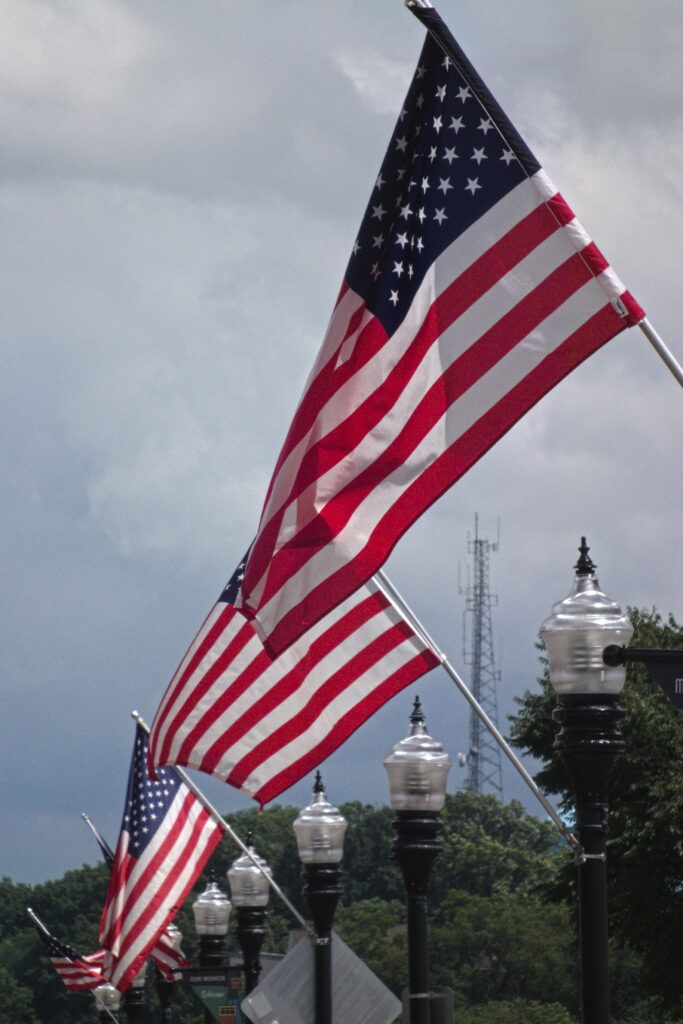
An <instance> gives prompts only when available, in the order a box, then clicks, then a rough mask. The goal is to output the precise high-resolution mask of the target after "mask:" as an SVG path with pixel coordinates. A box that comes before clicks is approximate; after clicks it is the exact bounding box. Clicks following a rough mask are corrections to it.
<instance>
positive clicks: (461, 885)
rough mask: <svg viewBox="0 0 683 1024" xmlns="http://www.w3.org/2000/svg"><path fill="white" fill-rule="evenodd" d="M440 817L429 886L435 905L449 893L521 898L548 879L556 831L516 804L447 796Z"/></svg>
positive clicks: (485, 797) (489, 798) (486, 797)
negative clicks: (436, 856)
mask: <svg viewBox="0 0 683 1024" xmlns="http://www.w3.org/2000/svg"><path fill="white" fill-rule="evenodd" d="M442 817H443V820H444V832H443V836H442V840H443V853H442V854H441V856H440V857H439V859H438V860H437V862H436V865H435V868H434V873H433V879H432V882H431V886H430V891H431V894H432V895H431V897H430V901H431V902H432V904H433V905H434V906H436V905H437V904H438V903H439V902H440V901H441V900H442V899H443V897H444V896H445V894H446V893H448V892H449V891H450V890H451V889H460V890H463V891H464V892H469V893H472V894H477V895H479V896H494V895H502V894H504V893H514V894H515V895H516V896H521V895H525V894H529V893H531V892H533V891H534V890H537V889H538V888H539V887H540V886H541V885H542V883H544V882H547V881H548V880H549V879H551V878H552V877H553V874H554V872H555V864H556V860H557V853H556V852H555V850H554V847H555V846H556V843H557V837H556V833H555V829H554V827H553V826H552V825H551V824H549V823H548V822H544V821H541V820H540V819H539V818H536V817H534V816H533V815H531V814H527V812H526V811H525V810H524V808H523V807H522V805H521V803H519V801H517V800H512V801H511V802H510V803H509V804H504V803H502V802H501V801H500V800H498V799H497V798H496V797H495V796H491V795H481V794H476V793H454V794H452V795H450V794H449V795H448V796H447V797H446V805H445V807H444V810H443V813H442Z"/></svg>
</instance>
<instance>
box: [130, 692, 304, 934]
mask: <svg viewBox="0 0 683 1024" xmlns="http://www.w3.org/2000/svg"><path fill="white" fill-rule="evenodd" d="M131 716H132V717H133V718H134V719H135V721H136V722H137V723H138V725H139V726H140V727H141V728H142V729H144V730H145V732H146V733H147V735H149V726H148V725H147V723H146V722H145V720H144V719H143V718H142V716H141V715H140V713H139V712H138V711H131ZM174 768H175V770H176V771H177V772H178V775H179V776H180V778H181V779H182V780H183V782H184V783H185V785H186V786H187V788H188V789H189V790H190V791H191V792H192V793H194V795H195V796H196V797H197V799H198V800H199V802H200V803H201V804H203V806H204V807H205V808H206V810H207V811H208V812H209V814H210V815H211V817H212V818H213V820H214V821H215V822H216V824H217V825H219V826H220V828H222V829H223V831H224V832H227V834H228V835H229V836H230V838H231V839H232V841H233V842H234V843H236V844H237V846H239V848H240V850H242V852H243V853H245V854H246V855H247V857H248V858H249V860H250V861H251V862H252V864H254V865H255V866H256V867H257V868H258V869H259V871H260V872H261V874H262V875H263V877H264V878H265V879H266V880H267V882H268V885H269V886H270V887H271V889H272V890H273V892H274V893H276V894H277V895H278V896H279V897H280V899H281V900H282V902H283V903H284V905H285V906H286V907H287V909H288V910H289V912H290V913H291V914H293V915H294V917H295V918H296V920H297V921H298V922H299V924H300V925H301V927H302V928H303V929H304V930H305V931H306V932H307V933H308V935H309V936H310V937H311V938H313V939H314V938H315V932H314V931H313V929H312V928H311V926H310V925H309V924H308V923H307V921H306V920H305V919H304V918H303V917H302V916H301V914H300V913H299V911H298V910H297V909H296V907H295V906H294V905H293V904H292V903H291V901H290V900H289V899H288V898H287V896H285V894H284V893H283V891H282V889H281V888H280V886H279V885H278V884H277V882H276V881H275V879H274V878H273V877H272V876H271V875H270V874H269V873H268V872H267V871H265V870H264V868H263V865H262V864H260V863H259V861H258V858H257V857H256V855H255V854H254V853H252V851H251V850H250V849H249V847H248V846H247V845H246V843H244V842H243V841H242V840H241V839H240V837H239V836H238V835H237V833H236V832H235V831H234V829H233V828H232V826H231V825H230V824H229V822H227V821H226V820H225V818H224V817H223V815H222V814H221V813H220V812H219V811H217V810H216V808H215V807H214V806H213V804H212V803H211V801H210V800H208V799H207V797H205V796H204V794H203V793H202V791H201V790H200V789H199V787H198V786H196V785H195V783H194V782H193V781H192V779H191V778H190V777H189V776H188V775H186V774H185V772H184V771H183V769H182V768H179V767H178V766H177V765H174Z"/></svg>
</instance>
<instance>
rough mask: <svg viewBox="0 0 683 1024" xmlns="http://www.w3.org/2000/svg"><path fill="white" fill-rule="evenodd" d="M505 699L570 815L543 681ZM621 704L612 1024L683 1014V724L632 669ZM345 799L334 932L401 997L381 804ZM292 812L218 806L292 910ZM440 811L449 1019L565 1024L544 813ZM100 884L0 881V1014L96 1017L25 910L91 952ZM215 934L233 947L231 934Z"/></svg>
mask: <svg viewBox="0 0 683 1024" xmlns="http://www.w3.org/2000/svg"><path fill="white" fill-rule="evenodd" d="M631 614H632V615H633V616H634V618H635V619H636V624H637V627H638V634H637V637H636V641H635V642H637V643H638V645H639V646H646V647H657V646H662V647H678V648H683V629H682V628H681V627H680V626H678V625H677V624H676V623H675V621H674V620H673V619H672V618H669V619H668V620H667V621H663V620H662V619H661V617H660V616H659V615H658V614H657V613H656V612H655V611H652V612H643V611H640V612H638V611H632V612H631ZM518 703H519V711H518V714H517V715H515V717H514V719H513V721H512V729H511V733H512V739H513V742H515V743H516V744H517V745H518V746H519V747H520V748H522V749H524V750H526V751H528V752H530V753H532V754H533V755H534V756H535V757H536V758H538V759H539V760H540V761H541V763H542V768H541V771H540V773H539V776H538V778H539V780H540V781H541V782H542V784H543V786H544V788H545V789H546V791H547V792H552V793H556V794H557V795H558V796H559V797H560V799H561V801H563V802H564V804H565V807H566V809H567V812H568V813H569V812H570V808H571V795H570V792H569V788H568V780H567V777H566V774H565V772H564V770H563V768H562V766H561V764H558V763H557V761H556V760H555V759H554V758H553V754H552V742H553V737H554V729H555V727H554V726H553V723H552V720H551V712H552V707H553V705H554V697H553V695H552V692H551V690H550V688H549V684H548V681H547V679H543V680H541V686H540V687H537V688H536V690H535V691H534V692H533V693H530V692H529V693H526V694H524V696H523V697H521V698H520V700H519V702H518ZM622 703H623V705H624V707H625V710H626V718H625V722H624V735H625V739H626V744H627V747H626V753H625V754H624V755H623V756H622V757H621V759H620V761H619V762H618V763H617V768H616V769H615V771H614V773H613V785H612V803H611V824H610V842H609V859H608V864H609V872H610V930H611V935H612V939H611V972H612V977H611V988H612V1006H613V1024H683V972H681V970H680V966H679V961H680V949H681V942H682V941H683V940H682V939H681V936H682V935H683V806H682V805H683V724H682V723H681V720H680V719H679V718H678V717H677V715H676V713H675V711H674V710H673V708H672V707H671V705H670V704H669V703H668V702H667V701H666V699H665V698H664V697H663V695H662V693H661V692H660V691H659V690H658V688H657V687H656V686H655V685H654V684H653V683H652V682H651V681H650V680H649V679H648V678H647V676H646V675H645V674H644V673H643V671H642V669H637V668H636V669H633V670H632V671H631V673H630V678H629V680H628V682H627V684H626V688H625V690H624V693H623V699H622ZM341 810H342V812H343V813H344V815H345V817H346V818H347V820H348V822H349V827H348V831H347V836H346V841H345V854H344V869H345V874H344V896H343V897H342V901H341V904H340V906H339V910H338V915H337V921H338V928H339V933H340V934H341V936H342V937H343V938H344V940H345V941H346V942H347V943H348V945H350V946H351V947H352V948H353V949H354V950H355V951H356V953H357V954H358V955H359V956H360V957H361V959H362V960H364V961H365V963H367V964H368V966H369V967H370V968H371V969H372V970H373V971H374V972H375V973H376V974H377V975H378V976H379V977H380V978H382V980H383V981H384V982H385V984H387V985H388V986H389V987H390V988H391V989H392V990H393V991H394V992H396V993H397V994H400V992H401V990H402V988H403V986H404V985H405V983H406V977H407V957H406V928H405V909H404V893H403V883H402V880H401V877H400V874H399V872H398V870H397V869H396V868H395V867H394V865H393V862H392V858H391V843H392V839H393V833H392V830H391V818H392V811H391V809H390V808H388V807H381V808H377V807H372V806H368V805H365V804H361V803H358V802H354V803H350V804H345V805H343V806H342V808H341ZM297 814H298V808H295V807H279V806H276V807H273V808H271V809H269V810H266V811H265V812H263V813H258V812H257V811H256V810H255V809H254V810H249V811H243V812H240V813H238V814H233V815H230V816H229V820H230V821H231V823H232V825H233V826H234V828H235V830H236V831H237V832H238V833H239V834H240V835H241V836H243V837H244V836H246V834H247V832H248V831H249V830H250V829H251V830H253V832H254V841H255V846H256V849H257V851H258V852H259V854H260V855H261V856H264V857H265V858H266V860H267V861H268V863H269V864H270V866H271V868H272V869H273V874H274V877H275V878H276V880H277V881H278V883H279V885H280V886H281V888H282V889H283V890H284V892H285V893H286V894H287V896H288V897H289V899H290V900H291V901H292V903H293V904H294V905H295V906H298V907H300V908H302V909H303V906H304V902H303V899H302V897H301V882H300V864H299V859H298V855H297V850H296V843H295V840H294V833H293V829H292V822H293V821H294V818H295V817H296V815H297ZM443 819H444V830H443V834H442V840H443V853H442V854H441V856H440V858H439V859H438V860H437V862H436V865H435V867H434V871H433V874H432V879H431V896H430V911H431V934H430V952H431V964H432V982H433V984H434V985H448V986H450V987H452V988H453V990H454V994H455V1005H456V1020H457V1021H458V1024H575V1022H576V1021H577V1020H578V1013H579V1008H578V1005H577V1000H578V992H579V983H578V969H577V963H578V953H577V938H576V920H575V909H576V893H575V879H576V869H575V865H574V863H573V861H572V859H571V857H570V855H569V853H568V851H567V850H566V848H565V846H564V844H563V842H562V841H561V840H560V838H559V836H558V834H557V832H556V831H555V829H554V827H553V826H552V825H551V824H549V823H547V822H544V821H541V820H540V819H538V818H536V817H535V816H533V815H530V814H527V813H526V812H525V811H524V809H523V808H522V806H521V804H519V803H516V802H512V803H509V804H503V803H501V802H500V801H498V800H497V799H495V798H494V797H492V796H477V795H473V794H467V793H456V794H454V795H449V796H448V797H447V801H446V806H445V808H444V812H443ZM238 854H239V851H238V850H237V849H236V848H235V847H234V846H233V845H232V844H231V842H230V841H229V840H227V839H224V840H223V841H222V842H221V844H220V846H219V847H218V848H217V850H216V851H215V853H214V855H213V857H212V859H211V863H210V869H211V870H212V871H213V872H214V873H215V877H216V880H217V881H218V883H219V885H220V886H221V887H222V888H223V889H224V890H225V891H228V885H227V880H226V871H227V869H228V867H229V866H230V864H231V863H232V861H233V860H234V859H235V857H236V856H238ZM207 877H208V871H207V873H206V874H205V876H204V877H203V878H202V879H201V880H200V882H199V883H198V885H197V887H196V891H195V894H194V895H192V896H191V897H190V898H189V899H188V900H187V901H186V903H185V905H184V906H183V908H182V909H181V911H180V913H179V915H178V917H177V919H176V923H177V924H178V925H179V927H180V929H181V931H182V933H183V949H184V950H185V952H186V953H187V955H188V956H189V957H190V959H191V960H193V961H194V962H196V954H197V941H196V936H195V931H194V923H193V918H192V912H191V905H192V902H193V900H194V899H195V898H196V895H197V894H198V893H199V892H201V891H202V889H203V888H204V886H205V884H206V881H207ZM106 883H107V869H106V868H105V866H104V864H102V865H98V866H96V867H89V866H84V867H83V868H81V869H80V870H77V871H70V872H68V873H67V874H66V875H65V876H64V877H63V878H61V879H59V880H57V881H53V882H48V883H45V884H44V885H38V886H34V887H32V886H27V885H22V884H15V883H13V882H12V881H11V880H10V879H5V880H4V881H2V882H1V883H0V1024H86V1022H88V1024H92V1021H93V1020H94V1019H95V1014H94V1008H93V1000H92V996H91V995H89V994H79V995H73V994H69V993H67V992H66V990H65V989H64V987H63V985H62V983H61V982H60V981H59V979H58V978H57V976H56V974H55V972H54V970H53V968H52V967H51V965H50V963H49V961H48V960H47V958H46V957H45V955H44V952H43V948H42V945H41V944H40V941H39V939H38V937H37V936H36V934H35V932H34V930H33V929H32V928H31V926H30V925H29V923H28V919H27V917H26V911H25V908H26V906H27V905H30V906H33V908H34V909H35V910H36V912H37V913H38V915H39V916H40V917H41V918H43V920H44V921H45V923H46V924H47V925H48V927H49V928H50V930H51V931H52V933H53V934H54V935H56V936H57V937H59V938H61V939H63V940H65V941H67V942H69V943H71V944H72V945H73V946H75V947H76V948H77V949H79V950H80V951H82V952H85V953H89V952H93V951H94V950H95V949H96V948H97V925H98V921H99V915H100V911H101V907H102V905H103V901H104V894H105V889H106ZM269 924H270V932H269V938H268V940H267V942H266V945H265V947H264V948H265V949H269V950H271V951H273V952H283V951H284V950H285V949H286V947H287V942H288V939H289V933H290V929H291V928H293V927H296V922H294V921H293V920H292V918H291V916H290V914H289V912H288V911H287V910H286V908H285V907H284V905H283V904H282V903H280V902H279V901H278V900H277V898H276V897H274V896H273V897H271V903H270V911H269ZM228 945H229V948H231V949H234V950H237V949H238V944H237V942H236V940H235V937H234V935H233V934H232V933H231V934H230V935H229V937H228ZM150 998H151V1000H153V994H151V997H150ZM150 1005H152V1004H150ZM174 1006H175V1010H174V1013H175V1020H176V1022H177V1024H201V1022H202V1020H203V1011H202V1010H201V1009H200V1008H198V1007H197V1005H196V1004H195V1003H194V1001H193V997H192V995H191V993H189V992H187V991H186V990H184V988H183V986H182V985H179V986H178V995H177V998H176V999H175V1003H174Z"/></svg>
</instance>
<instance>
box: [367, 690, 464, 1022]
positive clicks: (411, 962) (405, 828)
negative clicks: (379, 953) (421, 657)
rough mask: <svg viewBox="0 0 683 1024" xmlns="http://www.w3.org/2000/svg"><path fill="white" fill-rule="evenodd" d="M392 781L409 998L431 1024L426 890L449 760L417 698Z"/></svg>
mask: <svg viewBox="0 0 683 1024" xmlns="http://www.w3.org/2000/svg"><path fill="white" fill-rule="evenodd" d="M384 767H385V768H386V771H387V775H388V777H389V791H390V799H391V806H392V807H393V809H394V811H395V812H396V816H395V818H394V820H393V822H392V828H393V830H394V832H395V833H396V838H395V839H394V843H393V854H394V859H395V860H396V862H397V863H398V865H399V867H400V869H401V872H402V874H403V881H404V883H405V890H406V905H407V911H408V980H409V984H408V997H409V1006H410V1024H429V1020H430V1001H431V991H430V984H429V946H428V941H427V887H428V883H429V876H430V873H431V870H432V867H433V865H434V861H435V860H436V858H437V857H438V855H439V853H440V852H441V843H440V841H439V838H438V837H439V833H440V832H441V829H442V827H443V826H442V822H441V815H440V814H439V811H440V810H441V808H442V807H443V805H444V802H445V799H446V780H447V777H448V772H449V770H450V767H451V759H450V757H449V756H448V754H446V753H445V752H444V749H443V747H442V746H441V744H440V743H438V742H437V741H436V740H434V739H432V737H431V736H430V735H429V734H428V733H427V726H426V722H425V717H424V715H423V713H422V708H421V705H420V699H419V697H416V698H415V704H414V707H413V711H412V714H411V716H410V731H409V733H408V735H407V736H406V737H405V739H402V740H400V742H398V743H396V744H395V746H394V748H393V750H392V751H391V753H390V754H388V755H387V756H386V757H385V758H384Z"/></svg>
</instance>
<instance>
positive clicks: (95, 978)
mask: <svg viewBox="0 0 683 1024" xmlns="http://www.w3.org/2000/svg"><path fill="white" fill-rule="evenodd" d="M34 924H35V927H36V931H37V932H38V935H39V936H40V938H41V940H42V942H43V945H44V946H45V951H46V953H47V955H48V956H49V958H50V962H51V963H52V966H53V967H54V969H55V971H56V972H57V974H58V975H59V977H60V978H61V979H62V981H63V982H64V984H65V985H66V987H67V988H68V989H69V991H70V992H82V991H84V990H86V989H92V988H98V987H99V986H100V985H103V984H104V982H105V979H104V978H103V977H102V962H103V959H104V952H105V951H104V950H103V949H99V950H98V951H97V952H96V953H90V954H88V955H84V954H83V953H79V952H78V951H77V950H75V949H74V948H73V946H69V945H68V944H67V943H66V942H62V941H61V940H60V939H56V938H55V937H54V935H50V933H49V932H48V931H46V930H44V929H43V928H41V927H40V926H39V925H38V924H36V923H35V921H34Z"/></svg>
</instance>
